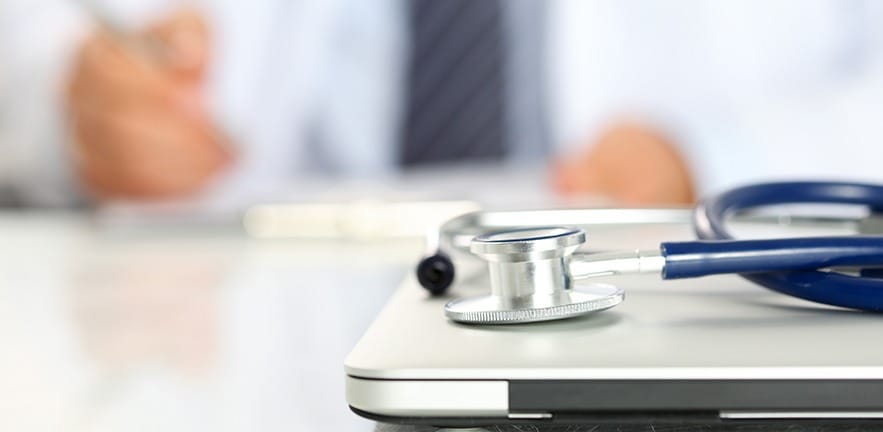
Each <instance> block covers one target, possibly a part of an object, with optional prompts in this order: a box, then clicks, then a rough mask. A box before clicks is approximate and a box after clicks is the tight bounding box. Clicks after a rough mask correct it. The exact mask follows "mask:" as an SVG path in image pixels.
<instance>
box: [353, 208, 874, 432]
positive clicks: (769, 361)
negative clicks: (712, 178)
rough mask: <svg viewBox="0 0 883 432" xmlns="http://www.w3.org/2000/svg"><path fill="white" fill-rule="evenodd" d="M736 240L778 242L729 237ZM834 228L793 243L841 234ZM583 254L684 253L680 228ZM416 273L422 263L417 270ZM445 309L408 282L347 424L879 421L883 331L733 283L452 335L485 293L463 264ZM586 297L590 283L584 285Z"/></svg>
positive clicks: (362, 344) (654, 293) (671, 287)
mask: <svg viewBox="0 0 883 432" xmlns="http://www.w3.org/2000/svg"><path fill="white" fill-rule="evenodd" d="M735 231H736V233H737V234H738V235H739V236H741V237H764V236H782V235H783V231H782V227H780V226H774V225H769V224H761V223H743V224H739V225H738V226H737V227H736V229H735ZM843 233H844V228H843V227H842V226H833V225H832V226H829V225H821V224H820V225H819V226H815V225H809V226H800V227H794V226H792V227H789V228H788V231H787V234H788V235H823V234H843ZM587 237H588V242H587V245H586V247H587V248H588V249H591V250H619V249H631V248H648V247H656V246H658V244H659V242H661V241H676V240H690V239H693V234H692V231H691V229H690V227H689V225H688V224H685V223H660V224H653V223H646V224H630V225H615V224H614V225H609V226H593V227H591V229H590V230H588V231H587ZM415 262H416V260H415ZM457 264H458V271H459V274H458V279H457V281H456V282H455V284H454V285H453V286H452V287H451V289H450V290H449V293H448V295H447V296H445V297H431V296H429V295H428V294H427V293H426V292H425V291H424V290H423V289H422V288H421V287H420V286H419V284H418V283H417V281H416V280H415V277H413V276H412V275H408V276H407V277H406V278H405V279H404V281H403V282H402V283H401V286H400V287H399V289H398V290H397V292H396V293H395V294H394V295H393V297H392V298H391V299H390V300H389V301H388V303H387V305H386V307H385V308H384V309H383V311H382V312H381V313H380V315H379V316H378V317H377V319H376V320H375V321H374V323H373V324H372V325H371V326H370V327H369V328H368V330H367V331H366V333H365V334H364V336H363V337H362V338H361V340H360V341H359V342H358V344H357V345H356V346H355V348H354V349H353V350H352V352H351V353H350V354H349V356H348V357H347V359H346V361H345V371H346V388H347V390H346V398H347V402H348V403H349V405H350V407H351V408H352V410H353V411H354V412H356V413H357V414H359V415H361V416H364V417H367V418H371V419H375V420H379V421H383V422H394V423H409V424H429V425H434V426H452V427H456V426H473V425H489V424H506V423H525V422H527V423H534V424H536V423H546V422H548V423H575V422H616V423H666V422H676V423H683V422H698V423H730V422H733V423H739V422H746V421H750V422H758V421H769V420H788V421H792V422H793V421H804V420H805V421H818V420H826V421H830V420H838V421H839V420H852V421H868V420H873V419H877V418H883V344H881V343H879V341H880V335H883V315H879V314H869V313H861V312H855V311H849V310H843V309H838V308H834V307H829V306H824V305H817V304H814V303H810V302H807V301H803V300H800V299H795V298H790V297H787V296H784V295H781V294H778V293H774V292H772V291H768V290H766V289H764V288H762V287H759V286H756V285H754V284H752V283H750V282H748V281H745V280H743V279H741V278H740V277H738V276H714V277H706V278H701V279H694V280H677V281H663V280H661V279H660V278H659V277H658V276H656V275H635V276H618V277H607V278H599V279H597V281H590V282H588V283H594V282H599V283H612V284H616V285H618V286H620V287H622V288H624V289H625V292H626V297H625V301H624V302H623V303H622V304H620V305H619V306H616V307H614V308H612V309H609V310H606V311H602V312H598V313H595V314H592V315H588V316H585V317H581V318H575V319H567V320H560V321H551V322H544V323H533V324H516V325H497V326H490V325H488V326H475V325H464V324H458V323H454V322H452V321H450V320H448V319H447V318H446V317H445V315H444V311H443V307H444V304H445V303H446V302H447V301H448V300H450V299H452V298H454V297H459V296H470V295H477V294H482V293H485V292H487V290H488V281H487V278H486V277H485V276H484V270H483V267H482V265H481V262H480V261H476V260H475V259H469V257H459V258H457ZM580 283H587V282H580Z"/></svg>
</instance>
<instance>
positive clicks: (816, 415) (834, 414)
mask: <svg viewBox="0 0 883 432" xmlns="http://www.w3.org/2000/svg"><path fill="white" fill-rule="evenodd" d="M720 418H721V419H723V420H775V419H881V418H883V411H741V410H739V411H721V412H720Z"/></svg>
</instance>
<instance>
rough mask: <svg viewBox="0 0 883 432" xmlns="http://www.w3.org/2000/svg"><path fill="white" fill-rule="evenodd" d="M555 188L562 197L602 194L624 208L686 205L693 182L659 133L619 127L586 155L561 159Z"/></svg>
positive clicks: (613, 129) (556, 164)
mask: <svg viewBox="0 0 883 432" xmlns="http://www.w3.org/2000/svg"><path fill="white" fill-rule="evenodd" d="M552 175H553V178H552V180H553V184H554V186H555V189H556V190H557V191H558V192H560V193H563V194H565V195H575V194H600V195H604V196H607V197H609V198H612V199H614V200H616V201H619V202H621V203H623V204H628V205H660V204H662V205H667V204H690V203H692V202H693V201H694V200H695V196H694V187H693V181H692V178H691V176H690V172H689V170H688V169H687V164H686V163H685V162H684V160H683V159H682V157H681V155H680V154H679V153H678V150H677V148H676V147H675V146H674V145H673V144H672V143H671V141H669V140H668V138H667V137H665V136H664V135H662V134H661V133H659V132H657V131H655V130H653V129H650V128H647V127H643V126H638V125H633V124H621V125H617V126H614V127H612V128H610V129H608V130H607V131H606V132H605V133H604V134H602V135H601V138H600V139H599V140H597V141H596V142H594V143H592V145H591V146H589V147H588V149H587V151H585V153H583V154H581V155H577V156H576V157H574V158H568V159H564V158H562V159H559V160H557V161H556V162H555V164H554V167H553V171H552Z"/></svg>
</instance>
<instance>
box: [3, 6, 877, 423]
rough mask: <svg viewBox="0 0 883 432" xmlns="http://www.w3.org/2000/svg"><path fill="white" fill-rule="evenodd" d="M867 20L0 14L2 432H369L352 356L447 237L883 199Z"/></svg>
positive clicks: (417, 11) (848, 11)
mask: <svg viewBox="0 0 883 432" xmlns="http://www.w3.org/2000/svg"><path fill="white" fill-rule="evenodd" d="M881 21H883V3H881V2H874V1H861V0H841V1H833V0H831V1H828V0H806V1H796V0H793V1H786V0H774V1H738V2H737V1H727V2H723V1H719V2H704V1H700V0H676V1H667V2H653V1H640V0H627V1H613V0H610V1H577V0H549V1H532V0H507V1H501V0H445V1H442V0H434V1H433V0H375V1H370V2H366V1H357V0H323V1H309V0H298V1H294V0H254V1H249V2H244V1H236V0H216V1H212V0H203V1H197V0H194V1H171V0H104V1H102V0H79V1H73V0H0V154H2V157H0V208H2V209H3V210H2V211H0V233H3V235H2V236H0V257H2V260H0V310H7V311H6V312H3V313H0V323H5V325H2V326H0V336H2V340H3V341H4V343H3V344H0V345H2V346H3V347H2V348H0V353H2V354H3V355H0V378H2V380H0V381H2V382H5V383H8V385H5V386H4V387H5V388H6V390H3V391H2V394H0V428H2V429H4V430H7V429H8V430H59V429H69V430H142V429H144V430H148V429H149V430H155V429H157V428H161V429H165V430H199V429H207V428H209V427H211V428H212V429H221V430H226V429H229V430H250V429H255V428H257V427H261V428H262V429H265V430H283V429H289V430H290V429H294V430H310V429H323V428H328V429H332V428H333V429H335V430H345V429H351V430H364V429H365V428H368V429H370V428H371V425H370V424H369V423H368V422H366V421H362V420H360V419H358V418H356V417H355V416H354V415H351V414H348V412H347V409H346V404H345V402H344V400H343V393H342V392H343V390H342V378H343V373H342V366H341V364H342V361H343V356H344V355H345V353H346V351H347V350H348V349H349V347H351V346H352V344H353V343H354V342H355V341H356V339H357V338H358V336H359V334H361V332H362V331H363V329H364V328H365V326H366V325H368V323H370V320H371V318H372V317H373V316H374V314H376V312H377V311H378V310H379V308H380V307H381V305H382V304H383V301H384V299H385V297H386V296H387V295H388V294H389V293H391V292H392V290H393V289H394V288H395V286H396V285H397V283H398V282H399V281H400V279H401V278H402V277H403V275H404V274H406V273H407V272H408V271H409V269H410V266H411V265H412V264H413V262H414V260H415V259H416V257H419V255H420V253H421V249H422V248H423V244H422V240H421V236H422V234H423V233H424V232H425V231H426V230H427V229H428V228H430V227H432V226H433V225H434V224H436V223H438V221H440V220H442V219H444V218H446V217H449V216H453V215H455V214H458V213H462V212H464V211H469V210H474V209H476V208H479V207H483V208H530V207H548V206H598V205H604V206H611V205H617V206H618V205H625V206H683V205H690V204H691V203H693V202H695V200H696V199H697V198H699V197H701V196H702V195H704V194H708V193H713V192H715V191H719V190H721V189H724V188H727V187H732V186H735V185H739V184H744V183H747V182H754V181H767V180H778V179H810V178H811V179H816V178H821V179H843V180H859V181H871V182H880V181H881V180H883V171H881V170H880V168H879V163H880V160H881V157H883V146H881V143H883V121H881V120H883V118H881V116H883V26H881V25H880V22H881ZM343 259H346V260H347V261H349V262H357V263H358V264H356V265H354V266H352V268H348V269H347V271H341V269H340V265H339V263H340V262H342V260H343ZM306 304H308V305H309V307H305V305H306ZM317 305H319V306H321V307H317ZM323 311H326V312H323ZM327 311H330V312H327ZM46 413H51V415H47V414H46Z"/></svg>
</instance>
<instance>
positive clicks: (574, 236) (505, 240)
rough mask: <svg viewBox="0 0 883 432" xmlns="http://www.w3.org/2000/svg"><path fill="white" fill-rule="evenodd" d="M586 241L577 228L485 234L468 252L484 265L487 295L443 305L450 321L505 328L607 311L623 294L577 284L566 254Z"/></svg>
mask: <svg viewBox="0 0 883 432" xmlns="http://www.w3.org/2000/svg"><path fill="white" fill-rule="evenodd" d="M585 241H586V234H585V232H583V230H581V229H579V228H565V227H545V228H528V229H515V230H509V231H503V232H495V233H488V234H484V235H481V236H478V237H476V238H475V239H473V240H472V243H471V245H470V251H471V252H472V253H474V254H476V255H478V256H480V257H481V258H483V259H485V260H486V261H487V263H488V269H489V275H490V285H491V294H490V295H484V296H479V297H470V298H460V299H456V300H452V301H450V302H448V304H447V305H445V314H446V315H447V316H448V318H450V319H451V320H453V321H456V322H461V323H468V324H507V323H512V324H515V323H525V322H535V321H549V320H557V319H564V318H571V317H576V316H580V315H585V314H588V313H591V312H597V311H601V310H604V309H609V308H611V307H613V306H616V305H617V304H619V303H620V302H622V300H623V298H624V294H623V291H622V290H621V289H619V288H617V287H615V286H612V285H608V284H597V283H592V284H585V285H582V284H581V285H575V284H574V282H573V279H572V277H571V274H570V266H569V264H570V256H571V255H572V254H573V253H574V252H575V251H576V250H577V248H579V246H580V245H581V244H583V243H585Z"/></svg>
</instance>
